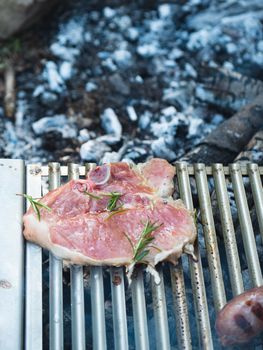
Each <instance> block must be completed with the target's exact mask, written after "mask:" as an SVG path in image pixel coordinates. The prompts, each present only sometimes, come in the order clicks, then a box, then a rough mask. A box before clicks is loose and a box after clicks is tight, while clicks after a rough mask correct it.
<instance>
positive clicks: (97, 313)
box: [90, 266, 107, 350]
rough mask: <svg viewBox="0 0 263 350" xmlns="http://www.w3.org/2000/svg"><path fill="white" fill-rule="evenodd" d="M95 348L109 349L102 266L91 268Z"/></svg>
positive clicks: (100, 349)
mask: <svg viewBox="0 0 263 350" xmlns="http://www.w3.org/2000/svg"><path fill="white" fill-rule="evenodd" d="M90 277H91V280H90V283H91V285H90V291H91V310H92V337H93V349H97V350H104V349H107V342H106V327H105V310H104V286H103V273H102V268H101V267H97V266H93V267H92V268H91V270H90Z"/></svg>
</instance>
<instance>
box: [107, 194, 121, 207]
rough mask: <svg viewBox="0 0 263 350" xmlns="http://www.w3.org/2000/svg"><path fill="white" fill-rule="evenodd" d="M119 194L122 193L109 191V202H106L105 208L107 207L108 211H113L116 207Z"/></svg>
mask: <svg viewBox="0 0 263 350" xmlns="http://www.w3.org/2000/svg"><path fill="white" fill-rule="evenodd" d="M121 195H122V194H121V193H119V192H111V193H110V194H109V196H110V199H109V202H108V205H107V209H108V210H109V211H113V210H116V209H118V208H117V202H118V200H119V199H120V197H121Z"/></svg>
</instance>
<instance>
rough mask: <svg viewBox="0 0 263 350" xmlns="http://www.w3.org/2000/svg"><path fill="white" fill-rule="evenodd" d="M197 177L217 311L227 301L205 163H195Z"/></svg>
mask: <svg viewBox="0 0 263 350" xmlns="http://www.w3.org/2000/svg"><path fill="white" fill-rule="evenodd" d="M195 179H196V186H197V192H198V197H199V205H200V210H201V218H202V225H203V231H204V236H205V244H206V251H207V257H208V264H209V270H210V275H211V282H212V290H213V297H214V304H215V309H216V311H219V310H220V309H222V307H223V306H224V305H225V303H226V294H225V287H224V282H223V276H222V269H221V263H220V258H219V251H218V246H217V238H216V230H215V224H214V218H213V213H212V206H211V200H210V193H209V189H208V183H207V175H206V170H205V165H204V164H196V165H195Z"/></svg>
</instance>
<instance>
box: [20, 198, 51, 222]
mask: <svg viewBox="0 0 263 350" xmlns="http://www.w3.org/2000/svg"><path fill="white" fill-rule="evenodd" d="M17 196H22V197H24V198H26V199H27V200H28V201H29V202H30V204H31V206H32V208H33V210H34V212H35V213H36V215H37V218H38V221H40V220H41V214H40V208H44V209H46V210H48V211H51V210H52V209H51V208H50V207H48V206H47V205H46V204H44V203H41V202H39V201H38V200H36V198H33V197H32V196H30V195H28V194H25V193H23V194H17Z"/></svg>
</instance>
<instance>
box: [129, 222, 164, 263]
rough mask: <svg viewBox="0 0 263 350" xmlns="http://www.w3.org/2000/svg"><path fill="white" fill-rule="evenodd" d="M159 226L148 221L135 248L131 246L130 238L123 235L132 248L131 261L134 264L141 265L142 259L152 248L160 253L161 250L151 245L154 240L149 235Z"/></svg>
mask: <svg viewBox="0 0 263 350" xmlns="http://www.w3.org/2000/svg"><path fill="white" fill-rule="evenodd" d="M161 226H162V224H160V225H156V222H153V223H152V222H151V221H150V220H147V222H146V224H145V226H144V228H143V230H142V233H141V236H140V239H139V241H138V242H137V244H136V245H135V246H134V245H133V244H132V241H131V239H130V237H129V236H128V235H127V234H126V233H124V235H125V237H126V238H127V239H128V241H129V243H130V245H131V246H132V250H133V261H134V263H135V264H137V263H143V261H144V258H145V257H146V256H147V255H148V254H149V253H150V249H149V248H154V249H157V250H159V251H161V249H159V248H158V247H156V246H154V245H152V244H151V243H152V241H153V240H154V237H153V236H152V235H151V233H152V232H153V231H155V230H158V228H159V227H161Z"/></svg>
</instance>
